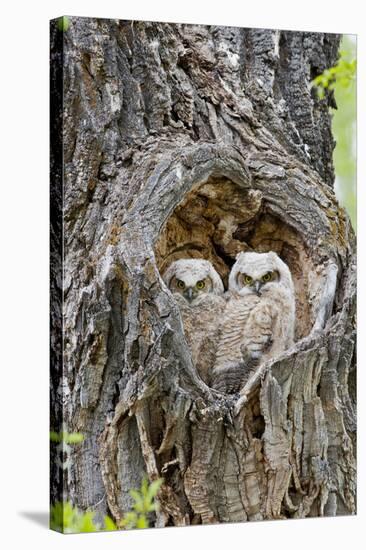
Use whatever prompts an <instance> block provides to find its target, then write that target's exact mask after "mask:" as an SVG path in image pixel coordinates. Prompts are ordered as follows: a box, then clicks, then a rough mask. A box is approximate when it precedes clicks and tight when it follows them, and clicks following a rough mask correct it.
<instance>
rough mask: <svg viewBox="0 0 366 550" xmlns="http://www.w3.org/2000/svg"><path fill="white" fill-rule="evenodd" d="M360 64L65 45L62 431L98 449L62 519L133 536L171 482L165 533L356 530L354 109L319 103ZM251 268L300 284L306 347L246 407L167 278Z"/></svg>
mask: <svg viewBox="0 0 366 550" xmlns="http://www.w3.org/2000/svg"><path fill="white" fill-rule="evenodd" d="M338 46H339V36H337V35H329V34H317V33H301V32H282V31H281V32H280V31H271V30H259V29H255V30H253V29H241V28H229V27H216V26H196V25H184V24H164V23H146V22H138V21H134V22H131V21H117V20H97V19H83V18H71V19H70V26H69V28H68V29H67V30H66V31H65V32H63V33H62V32H61V31H60V30H58V29H57V25H56V24H52V25H51V60H52V62H53V67H54V69H53V71H54V72H53V73H51V84H52V86H53V93H54V101H55V104H56V107H55V110H54V115H55V116H54V120H55V121H56V122H57V124H58V126H57V124H56V122H55V124H56V127H55V132H58V131H59V130H61V129H62V136H63V139H62V143H60V142H58V141H57V139H54V140H53V162H54V164H55V166H54V168H53V173H54V174H56V177H55V178H54V179H53V181H52V186H53V192H54V204H55V205H56V206H55V211H54V213H53V214H54V215H53V218H54V225H53V228H54V239H53V240H52V246H53V252H54V262H53V264H52V271H51V273H52V275H53V276H52V281H53V291H52V300H53V303H54V304H56V303H58V304H59V311H61V310H62V313H63V334H62V335H63V338H62V341H61V339H60V338H58V339H57V338H55V339H54V340H53V341H52V342H51V349H52V356H51V357H52V361H53V365H52V366H53V370H52V377H51V405H52V410H51V420H52V423H53V426H52V427H53V428H55V429H57V428H59V427H60V425H61V420H62V418H63V419H64V421H65V424H66V427H67V429H68V431H78V432H82V433H83V434H84V435H85V441H84V443H83V444H82V445H78V446H75V447H74V448H73V455H72V459H73V460H72V466H71V468H70V469H68V470H65V471H64V473H63V475H61V476H60V475H59V474H58V473H57V472H56V470H52V476H53V485H52V490H51V496H52V498H53V499H59V498H60V494H61V491H63V494H64V496H67V497H68V498H70V499H71V500H72V501H73V502H74V503H76V504H77V505H78V506H79V507H81V508H83V509H86V508H90V509H94V510H96V511H97V513H98V514H99V513H100V514H104V513H108V514H110V515H112V517H114V518H115V519H116V520H119V519H120V518H121V517H122V516H123V514H124V513H125V512H126V511H127V510H128V509H129V508H130V506H131V501H130V497H129V494H128V492H129V490H130V488H136V487H138V486H139V485H140V481H141V479H142V477H143V476H144V475H145V473H147V475H148V477H149V478H150V480H152V479H154V478H157V477H163V478H164V480H165V483H164V485H163V486H162V489H161V490H160V493H159V497H158V498H159V502H160V510H159V511H158V512H157V514H156V517H154V518H153V524H154V525H156V526H164V525H187V524H194V523H195V524H196V523H212V522H227V521H245V520H259V519H270V518H284V517H305V516H319V515H336V514H353V513H355V510H356V503H355V495H356V469H355V468H356V466H355V460H356V457H355V452H356V413H355V399H356V390H355V324H354V317H355V277H356V272H355V254H354V252H355V241H354V234H353V231H352V228H351V226H350V222H349V219H348V217H347V215H346V214H345V212H344V210H343V209H341V208H340V207H339V205H338V203H337V201H336V198H335V195H334V191H333V180H334V172H333V165H332V151H333V147H334V141H333V138H332V135H331V119H330V115H329V105H331V104H334V99H333V96H332V95H331V94H327V95H326V97H325V99H323V100H320V99H318V98H317V95H316V93H314V91H313V90H312V89H311V87H310V82H311V80H312V78H314V77H315V76H316V75H317V74H319V73H321V72H322V71H323V70H324V69H325V68H326V67H330V66H332V65H333V64H334V63H335V61H336V59H337V52H338ZM60 84H62V89H61V86H60ZM62 91H63V97H62V96H61V95H60V94H61V92H62ZM57 98H58V102H57ZM61 147H62V148H63V163H64V164H63V176H64V177H63V183H61V180H62V178H61V175H60V173H58V174H57V166H58V167H59V166H60V163H59V162H60V151H61ZM62 209H63V210H62ZM62 214H63V219H62V224H63V241H61V240H60V238H61V237H60V231H59V229H60V222H61V215H62ZM57 224H58V225H57ZM55 235H58V237H56V236H55ZM61 249H62V250H61ZM249 249H254V250H260V251H267V250H275V251H276V252H278V253H279V255H280V256H281V257H282V258H283V259H284V260H285V261H286V262H287V263H288V265H289V267H290V269H291V271H292V274H293V277H294V280H295V287H296V293H297V327H296V336H297V342H296V344H295V346H294V347H293V348H292V349H290V350H288V351H287V352H286V353H284V354H283V356H281V357H278V358H276V359H275V360H272V361H271V362H269V363H268V364H266V365H263V366H262V367H261V368H260V370H259V371H258V372H257V373H256V374H255V375H254V377H253V378H252V379H250V380H249V381H248V382H247V384H246V386H245V388H243V390H242V392H241V395H240V396H234V397H233V396H225V395H223V394H220V393H218V392H215V391H213V390H212V389H211V388H210V387H208V386H207V385H206V384H205V383H204V382H203V381H202V380H201V379H200V378H199V377H198V375H197V374H196V372H195V370H194V367H193V365H192V362H191V358H190V354H189V349H188V347H187V344H186V341H185V339H184V333H183V330H182V324H181V320H180V315H179V311H178V309H177V307H176V305H175V303H174V300H173V298H172V296H171V294H170V293H169V291H168V289H167V288H166V287H165V285H164V283H163V281H162V278H161V273H162V271H163V270H164V268H165V267H166V266H167V265H168V264H169V263H170V262H171V261H172V260H173V259H176V258H179V257H205V258H208V259H211V261H212V262H213V263H214V265H215V267H216V268H217V269H218V271H219V272H220V274H221V275H222V277H223V279H224V281H227V275H228V272H229V270H230V267H231V265H232V264H233V262H234V260H235V255H236V254H237V252H238V251H240V250H249ZM61 252H63V258H62V259H63V262H64V264H63V268H64V271H63V278H62V277H61V276H60V275H61V272H60V269H61V268H60V265H61V264H60V263H58V262H59V260H60V254H61ZM57 275H59V277H58V279H57ZM62 279H63V280H62ZM61 282H62V283H63V289H62V291H61V286H60V285H61ZM53 323H54V324H57V323H59V318H58V315H57V311H56V314H55V317H54V318H53ZM62 352H63V354H64V360H63V363H62V361H61V358H62Z"/></svg>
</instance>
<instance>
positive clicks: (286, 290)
mask: <svg viewBox="0 0 366 550" xmlns="http://www.w3.org/2000/svg"><path fill="white" fill-rule="evenodd" d="M229 295H230V298H229V301H228V304H227V306H226V310H225V315H224V319H223V321H222V324H221V329H220V333H221V334H220V340H219V344H218V347H217V354H216V359H215V365H214V370H213V387H214V388H215V389H217V390H219V391H223V392H228V393H231V392H236V391H239V390H240V388H241V386H242V385H243V384H244V383H245V382H246V380H247V379H248V377H249V375H250V373H251V371H252V369H253V368H255V367H256V366H257V365H258V364H259V363H263V362H264V361H265V360H267V359H269V358H271V357H274V356H276V355H278V354H280V353H281V352H283V351H284V350H285V349H287V348H289V347H291V345H292V344H293V342H294V328H295V291H294V285H293V281H292V277H291V273H290V270H289V268H288V267H287V265H286V264H285V263H284V262H283V261H282V260H281V259H280V258H279V257H278V256H277V254H276V253H275V252H268V253H257V252H241V253H240V254H238V255H237V259H236V262H235V264H234V266H233V268H232V270H231V273H230V277H229Z"/></svg>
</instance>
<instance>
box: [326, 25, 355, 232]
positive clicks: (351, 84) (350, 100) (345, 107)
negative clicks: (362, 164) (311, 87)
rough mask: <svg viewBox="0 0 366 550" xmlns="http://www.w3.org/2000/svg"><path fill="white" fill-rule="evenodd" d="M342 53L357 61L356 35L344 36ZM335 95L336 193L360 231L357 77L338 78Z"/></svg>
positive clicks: (346, 57) (334, 156) (346, 58)
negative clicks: (357, 161)
mask: <svg viewBox="0 0 366 550" xmlns="http://www.w3.org/2000/svg"><path fill="white" fill-rule="evenodd" d="M340 53H341V58H342V59H345V60H346V61H352V60H354V59H356V53H357V52H356V36H355V35H343V38H342V42H341V46H340ZM334 93H335V98H336V102H337V107H338V108H337V109H334V110H333V109H332V113H333V135H334V138H335V140H336V142H337V145H336V147H335V150H334V155H333V158H334V167H335V173H336V181H335V192H336V195H337V198H338V200H339V202H340V204H341V205H342V206H344V208H345V209H346V210H347V212H348V214H349V216H350V218H351V221H352V226H353V228H354V229H355V230H356V222H357V219H356V215H357V206H356V198H357V197H356V195H357V182H356V177H357V174H356V139H357V134H356V78H354V79H350V80H348V82H345V81H343V82H342V79H337V80H336V82H335V86H334Z"/></svg>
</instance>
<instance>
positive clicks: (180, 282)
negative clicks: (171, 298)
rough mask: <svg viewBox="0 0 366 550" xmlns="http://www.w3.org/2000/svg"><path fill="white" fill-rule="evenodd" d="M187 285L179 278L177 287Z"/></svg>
mask: <svg viewBox="0 0 366 550" xmlns="http://www.w3.org/2000/svg"><path fill="white" fill-rule="evenodd" d="M185 286H186V285H185V284H184V282H183V281H180V280H179V279H178V281H177V287H178V288H185Z"/></svg>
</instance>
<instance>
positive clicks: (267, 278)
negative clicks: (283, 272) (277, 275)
mask: <svg viewBox="0 0 366 550" xmlns="http://www.w3.org/2000/svg"><path fill="white" fill-rule="evenodd" d="M271 279H272V272H271V271H268V273H266V274H265V275H263V277H262V281H263V282H264V283H268V282H269V281H270V280H271Z"/></svg>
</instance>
